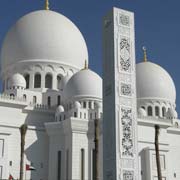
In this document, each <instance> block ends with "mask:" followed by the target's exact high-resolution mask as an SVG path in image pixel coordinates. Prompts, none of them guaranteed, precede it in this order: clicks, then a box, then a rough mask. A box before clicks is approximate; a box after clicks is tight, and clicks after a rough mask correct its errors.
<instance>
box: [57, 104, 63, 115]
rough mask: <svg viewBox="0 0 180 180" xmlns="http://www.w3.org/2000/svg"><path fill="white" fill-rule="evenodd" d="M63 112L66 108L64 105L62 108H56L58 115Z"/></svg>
mask: <svg viewBox="0 0 180 180" xmlns="http://www.w3.org/2000/svg"><path fill="white" fill-rule="evenodd" d="M62 112H64V107H63V106H62V105H60V106H58V107H57V108H56V113H57V114H59V113H62Z"/></svg>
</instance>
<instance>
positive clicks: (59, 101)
mask: <svg viewBox="0 0 180 180" xmlns="http://www.w3.org/2000/svg"><path fill="white" fill-rule="evenodd" d="M60 104H61V96H60V95H59V96H58V97H57V105H58V106H59V105H60Z"/></svg>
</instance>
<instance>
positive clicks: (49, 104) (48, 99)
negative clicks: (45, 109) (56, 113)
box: [47, 96, 51, 106]
mask: <svg viewBox="0 0 180 180" xmlns="http://www.w3.org/2000/svg"><path fill="white" fill-rule="evenodd" d="M47 105H48V106H51V97H50V96H48V98H47Z"/></svg>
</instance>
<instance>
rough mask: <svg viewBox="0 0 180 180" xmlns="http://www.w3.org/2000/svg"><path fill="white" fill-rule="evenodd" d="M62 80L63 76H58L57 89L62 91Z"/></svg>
mask: <svg viewBox="0 0 180 180" xmlns="http://www.w3.org/2000/svg"><path fill="white" fill-rule="evenodd" d="M61 79H62V78H61V76H60V75H58V76H57V89H60V85H61Z"/></svg>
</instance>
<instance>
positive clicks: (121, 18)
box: [119, 14, 130, 26]
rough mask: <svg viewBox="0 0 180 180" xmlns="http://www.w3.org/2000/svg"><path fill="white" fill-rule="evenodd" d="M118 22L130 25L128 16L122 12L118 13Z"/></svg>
mask: <svg viewBox="0 0 180 180" xmlns="http://www.w3.org/2000/svg"><path fill="white" fill-rule="evenodd" d="M119 23H120V24H121V25H123V26H129V25H130V20H129V16H126V15H124V14H120V15H119Z"/></svg>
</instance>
